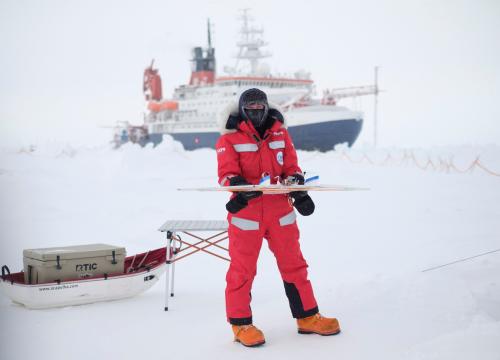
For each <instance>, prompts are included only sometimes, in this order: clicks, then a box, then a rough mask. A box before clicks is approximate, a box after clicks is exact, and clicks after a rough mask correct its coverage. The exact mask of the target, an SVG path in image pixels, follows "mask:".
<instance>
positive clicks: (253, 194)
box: [229, 175, 262, 201]
mask: <svg viewBox="0 0 500 360" xmlns="http://www.w3.org/2000/svg"><path fill="white" fill-rule="evenodd" d="M240 185H252V184H250V183H249V182H248V181H246V180H245V178H244V177H243V176H239V175H237V176H233V177H232V178H230V179H229V186H240ZM238 194H241V195H242V196H243V197H244V198H245V199H246V200H247V201H248V200H251V199H255V198H257V197H259V196H261V195H262V191H242V192H239V193H238Z"/></svg>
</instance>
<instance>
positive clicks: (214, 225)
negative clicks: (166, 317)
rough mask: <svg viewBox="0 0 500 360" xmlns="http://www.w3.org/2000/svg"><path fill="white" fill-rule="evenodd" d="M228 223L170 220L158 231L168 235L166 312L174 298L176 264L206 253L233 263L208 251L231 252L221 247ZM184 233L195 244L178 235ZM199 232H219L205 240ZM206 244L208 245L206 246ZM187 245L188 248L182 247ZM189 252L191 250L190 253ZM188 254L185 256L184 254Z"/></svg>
mask: <svg viewBox="0 0 500 360" xmlns="http://www.w3.org/2000/svg"><path fill="white" fill-rule="evenodd" d="M227 228H228V223H227V221H226V220H169V221H166V222H165V223H164V224H163V225H162V226H161V227H160V228H159V229H158V230H159V231H161V232H164V233H166V239H167V246H166V276H165V277H166V284H165V311H168V298H169V293H170V296H172V297H173V296H174V275H175V263H176V262H177V261H179V260H181V259H184V258H186V257H188V256H190V255H192V254H194V253H197V252H201V251H202V252H204V253H207V254H209V255H213V256H216V257H218V258H220V259H223V260H226V261H231V260H230V259H229V258H228V257H225V256H222V255H219V254H217V253H215V252H213V251H210V250H207V248H209V247H212V246H213V247H216V248H218V249H221V250H224V251H226V252H228V251H229V250H228V249H227V248H226V247H224V246H222V245H219V243H220V242H222V241H224V240H226V239H227V238H228V236H227ZM180 232H182V233H183V234H185V235H187V236H188V237H189V238H190V239H193V240H191V241H195V242H194V243H189V242H188V241H186V240H183V239H182V238H181V236H180V235H179V234H178V233H180ZM199 232H211V233H214V232H217V233H216V234H214V235H212V236H209V237H207V238H203V237H201V236H200V235H197V234H196V233H199ZM204 243H206V244H204ZM182 245H186V247H184V248H183V247H182ZM188 250H191V251H190V252H188ZM184 252H186V253H185V254H182V253H184ZM170 266H172V282H171V288H170V291H169V282H170Z"/></svg>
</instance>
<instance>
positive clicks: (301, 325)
mask: <svg viewBox="0 0 500 360" xmlns="http://www.w3.org/2000/svg"><path fill="white" fill-rule="evenodd" d="M297 327H298V331H299V334H319V335H336V334H338V333H339V332H340V325H339V322H338V320H337V319H335V318H326V317H323V316H321V314H320V313H317V314H315V315H312V316H308V317H305V318H302V319H297Z"/></svg>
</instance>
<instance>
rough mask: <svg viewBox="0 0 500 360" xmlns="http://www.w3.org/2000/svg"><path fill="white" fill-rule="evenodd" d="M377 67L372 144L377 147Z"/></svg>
mask: <svg viewBox="0 0 500 360" xmlns="http://www.w3.org/2000/svg"><path fill="white" fill-rule="evenodd" d="M378 68H379V66H375V74H374V75H375V79H374V80H375V81H374V88H375V92H374V95H375V99H374V100H375V101H374V106H373V146H374V147H377V140H378V139H377V137H378V133H377V132H378V129H377V127H378V124H377V122H378V119H377V115H378V114H377V112H378Z"/></svg>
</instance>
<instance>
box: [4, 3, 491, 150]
mask: <svg viewBox="0 0 500 360" xmlns="http://www.w3.org/2000/svg"><path fill="white" fill-rule="evenodd" d="M246 7H249V8H252V13H253V15H254V16H255V18H256V20H257V24H260V25H262V26H263V27H264V29H265V38H266V40H268V41H269V43H270V45H269V47H268V49H269V50H270V51H271V52H272V53H273V57H272V58H270V59H268V63H269V65H270V66H271V69H272V70H274V71H277V72H290V73H291V72H294V71H296V70H298V69H305V70H307V71H309V72H311V74H312V77H313V79H314V80H315V82H316V84H317V87H318V89H319V90H321V89H324V88H326V87H342V86H350V85H361V84H369V83H371V82H372V81H373V67H374V66H375V65H379V66H381V69H380V86H381V87H382V88H383V89H385V90H387V91H386V92H384V93H383V94H382V95H381V96H380V98H379V104H380V112H379V118H380V128H379V132H380V139H379V140H380V144H381V145H398V146H432V145H447V144H486V143H497V144H499V143H500V110H499V103H500V1H495V0H491V1H487V0H470V1H382V0H380V1H359V0H357V1H352V0H350V1H314V0H310V1H291V0H284V1H282V0H279V1H274V0H273V1H269V0H268V1H262V0H254V1H236V0H232V1H213V0H212V1H202V0H198V1H195V0H183V1H159V0H158V1H124V0H120V1H103V0H100V1H97V0H86V1H71V0H60V1H55V0H50V1H34V0H33V1H26V0H0V44H1V56H0V94H1V98H0V99H1V103H0V132H1V133H0V145H25V144H29V143H37V142H43V141H47V140H55V141H68V142H70V143H75V144H83V143H89V144H95V143H96V142H102V141H105V140H108V139H110V138H111V134H110V131H109V130H106V129H99V128H98V126H99V125H112V124H113V123H114V122H115V121H116V120H128V121H130V122H135V123H140V122H141V119H142V115H141V114H142V112H143V110H144V100H143V95H142V88H141V87H142V74H143V70H144V68H145V67H146V66H147V65H148V64H149V62H150V61H151V59H152V58H155V59H156V64H157V66H158V67H159V68H160V73H161V75H162V78H163V84H164V86H163V87H164V95H167V96H168V95H170V94H171V93H172V91H173V88H174V87H175V86H178V85H180V84H184V83H186V82H187V81H188V79H189V74H190V63H189V61H188V60H189V58H190V49H191V47H193V46H196V45H205V44H206V19H207V18H208V17H209V18H210V19H211V20H212V22H213V23H214V24H215V29H214V45H215V47H216V55H217V62H218V70H219V73H221V72H222V68H223V66H224V65H232V64H234V58H233V56H234V54H235V53H236V47H235V41H236V40H237V35H238V34H237V31H238V27H239V24H238V20H237V15H238V10H239V9H241V8H246ZM344 104H345V105H347V106H353V105H357V106H358V107H359V108H361V109H362V110H364V111H365V114H366V116H365V120H366V121H365V127H364V130H363V133H362V137H361V138H360V141H359V143H360V144H363V143H369V142H370V141H371V134H372V118H373V114H372V104H373V102H372V100H371V99H369V98H366V99H363V100H362V101H361V102H359V103H358V104H353V103H352V101H349V100H347V101H345V102H344Z"/></svg>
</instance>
